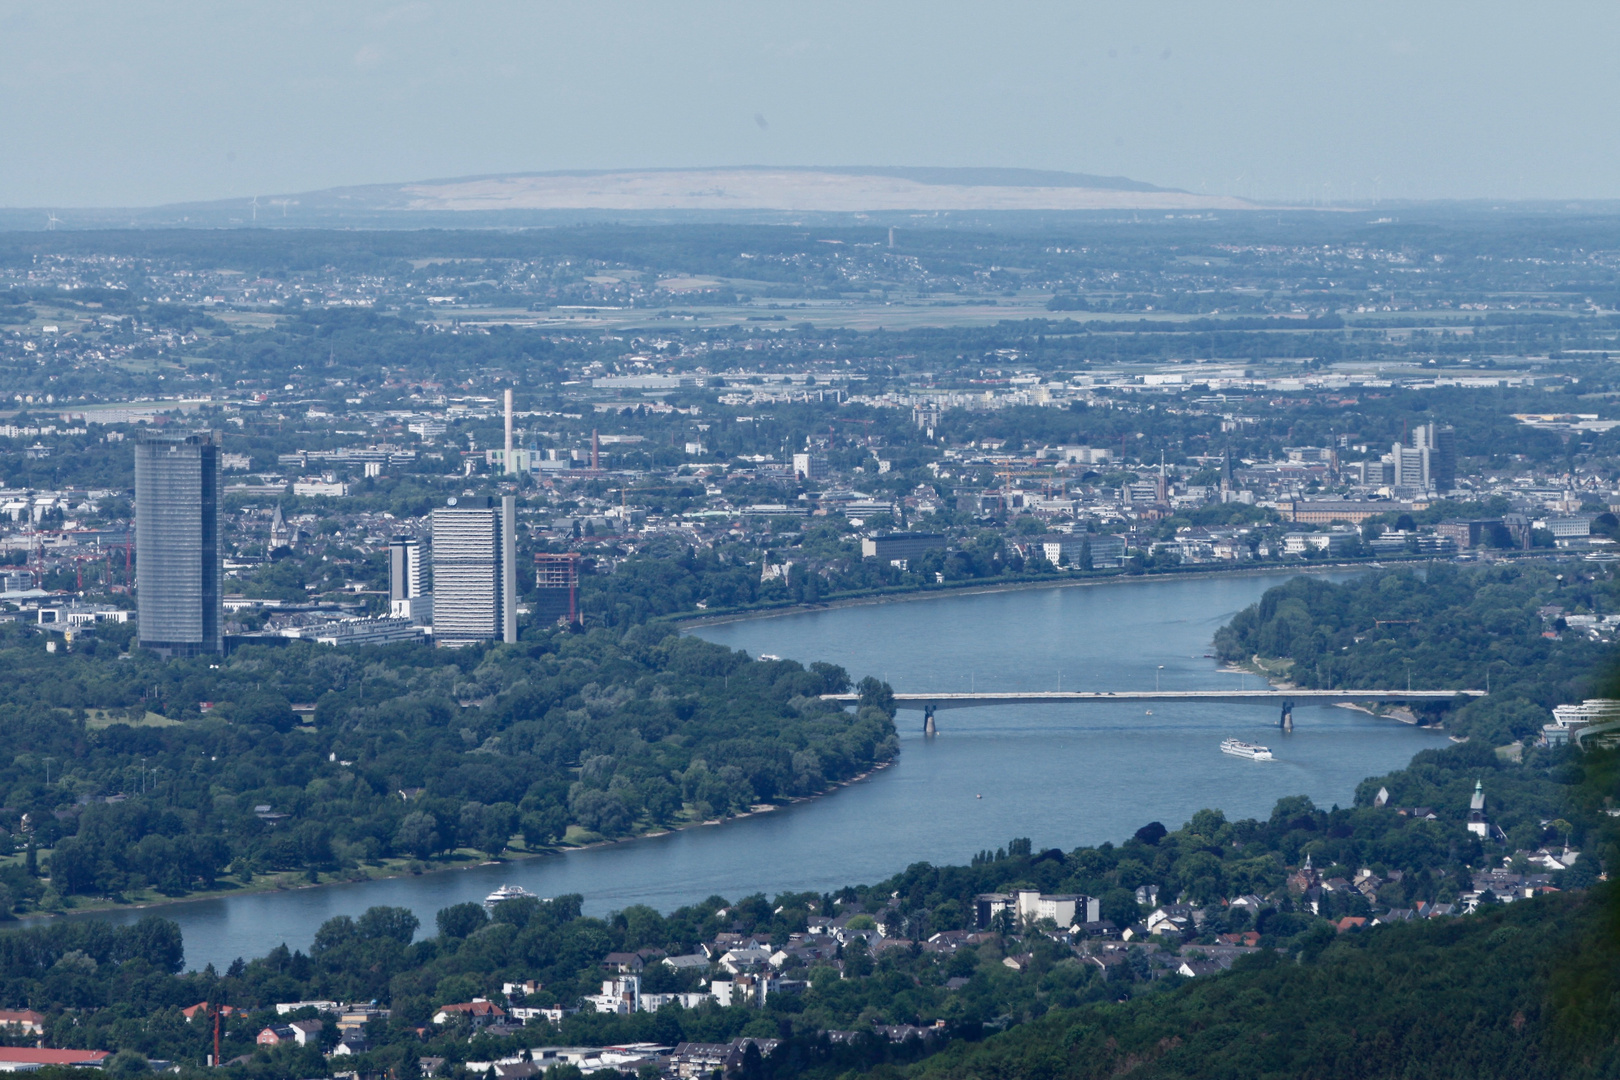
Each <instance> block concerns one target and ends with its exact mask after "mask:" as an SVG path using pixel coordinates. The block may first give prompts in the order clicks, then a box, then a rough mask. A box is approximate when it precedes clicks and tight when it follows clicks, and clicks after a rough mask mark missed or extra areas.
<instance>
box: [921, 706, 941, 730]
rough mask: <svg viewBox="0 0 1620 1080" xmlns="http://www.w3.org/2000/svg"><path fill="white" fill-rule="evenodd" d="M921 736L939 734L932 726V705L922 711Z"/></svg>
mask: <svg viewBox="0 0 1620 1080" xmlns="http://www.w3.org/2000/svg"><path fill="white" fill-rule="evenodd" d="M923 734H924V735H938V734H939V729H938V728H937V727H935V726H934V707H933V706H932V705H929V706H926V707H925V708H924V709H923Z"/></svg>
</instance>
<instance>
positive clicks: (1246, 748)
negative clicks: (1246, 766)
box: [1221, 739, 1273, 761]
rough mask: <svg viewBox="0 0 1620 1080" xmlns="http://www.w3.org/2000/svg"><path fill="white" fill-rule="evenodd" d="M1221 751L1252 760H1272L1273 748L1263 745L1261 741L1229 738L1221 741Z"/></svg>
mask: <svg viewBox="0 0 1620 1080" xmlns="http://www.w3.org/2000/svg"><path fill="white" fill-rule="evenodd" d="M1221 753H1223V754H1231V755H1232V756H1233V757H1241V758H1248V759H1249V760H1250V761H1271V760H1273V758H1272V756H1271V748H1270V747H1269V746H1261V745H1260V744H1259V743H1252V742H1244V741H1243V740H1242V739H1227V740H1225V741H1224V742H1222V743H1221Z"/></svg>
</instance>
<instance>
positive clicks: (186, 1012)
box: [180, 1001, 241, 1024]
mask: <svg viewBox="0 0 1620 1080" xmlns="http://www.w3.org/2000/svg"><path fill="white" fill-rule="evenodd" d="M215 1008H216V1011H218V1013H219V1015H220V1016H235V1015H236V1014H237V1013H238V1012H240V1011H241V1010H239V1009H237V1008H236V1007H235V1006H234V1005H219V1006H216V1007H215ZM180 1015H181V1016H183V1017H185V1018H186V1023H188V1024H189V1023H191V1022H192V1021H193V1020H195V1019H197V1018H198V1017H199V1016H200V1017H202V1018H203V1019H204V1020H210V1019H212V1018H213V1013H211V1012H209V1009H208V1002H206V1001H199V1002H197V1004H195V1005H192V1006H191V1007H189V1008H185V1009H181V1010H180Z"/></svg>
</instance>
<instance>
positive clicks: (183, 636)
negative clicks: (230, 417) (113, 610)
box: [135, 431, 225, 657]
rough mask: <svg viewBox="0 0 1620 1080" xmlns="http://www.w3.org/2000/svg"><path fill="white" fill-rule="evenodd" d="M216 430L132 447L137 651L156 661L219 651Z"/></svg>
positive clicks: (154, 438)
mask: <svg viewBox="0 0 1620 1080" xmlns="http://www.w3.org/2000/svg"><path fill="white" fill-rule="evenodd" d="M219 446H220V438H219V435H218V433H216V432H209V431H205V432H198V433H194V434H189V435H181V434H176V435H165V434H159V433H156V432H142V433H141V434H140V435H138V436H137V438H136V441H135V558H136V607H137V612H136V614H137V617H138V619H139V628H140V630H139V632H140V642H141V645H142V646H143V647H145V648H147V649H151V650H152V651H153V652H156V653H159V654H160V655H163V656H168V657H177V656H197V655H200V654H203V653H220V652H223V651H224V649H225V639H224V634H223V627H224V620H223V618H222V617H221V612H222V608H221V605H220V597H221V588H220V585H221V578H222V575H223V573H224V570H223V554H224V553H223V551H222V550H221V547H220V536H219V489H220V460H219Z"/></svg>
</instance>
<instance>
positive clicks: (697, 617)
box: [665, 560, 1431, 630]
mask: <svg viewBox="0 0 1620 1080" xmlns="http://www.w3.org/2000/svg"><path fill="white" fill-rule="evenodd" d="M1412 561H1414V562H1416V561H1420V560H1412ZM1421 561H1423V562H1428V561H1431V560H1421ZM1377 569H1381V567H1377V566H1370V565H1368V563H1366V562H1341V563H1310V564H1302V565H1300V566H1276V565H1273V566H1231V567H1227V566H1210V567H1196V568H1188V569H1185V570H1177V571H1173V572H1164V571H1160V572H1158V573H1151V572H1150V573H1145V574H1126V573H1119V574H1106V575H1098V576H1093V577H1081V578H1049V579H1047V578H1043V579H1039V580H1034V581H1027V580H1026V581H1005V582H979V581H973V582H963V583H961V584H960V585H941V586H936V587H933V588H928V589H908V590H904V591H900V590H895V591H892V592H891V591H885V590H875V591H873V592H870V593H862V594H860V595H857V596H844V597H837V598H833V599H829V600H825V601H820V602H817V603H814V604H783V605H780V606H773V607H760V608H739V609H730V610H727V611H722V612H715V613H713V614H710V613H706V612H697V613H696V614H691V613H688V614H683V615H669V616H665V618H667V619H668V620H669V621H670V622H671V623H673V624H674V626H675V627H676V628H677V629H680V630H690V629H693V628H695V627H699V626H724V625H726V624H728V623H737V622H748V621H750V620H753V619H776V618H781V617H783V616H787V615H802V614H804V613H805V612H808V611H836V610H839V609H842V608H851V607H869V606H872V605H876V604H900V603H909V602H912V601H918V600H948V599H950V598H952V597H957V596H981V595H985V594H989V593H1008V592H1027V591H1030V590H1034V589H1075V588H1083V587H1087V586H1095V585H1119V584H1144V585H1145V584H1154V583H1159V582H1163V581H1166V580H1174V579H1176V578H1192V577H1203V576H1210V577H1213V576H1216V575H1219V576H1221V577H1239V578H1241V577H1262V576H1265V575H1270V574H1286V573H1292V574H1327V573H1343V572H1345V571H1350V570H1377Z"/></svg>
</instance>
